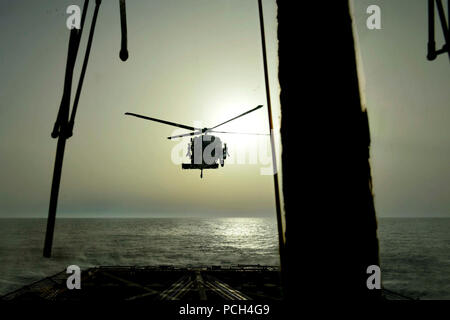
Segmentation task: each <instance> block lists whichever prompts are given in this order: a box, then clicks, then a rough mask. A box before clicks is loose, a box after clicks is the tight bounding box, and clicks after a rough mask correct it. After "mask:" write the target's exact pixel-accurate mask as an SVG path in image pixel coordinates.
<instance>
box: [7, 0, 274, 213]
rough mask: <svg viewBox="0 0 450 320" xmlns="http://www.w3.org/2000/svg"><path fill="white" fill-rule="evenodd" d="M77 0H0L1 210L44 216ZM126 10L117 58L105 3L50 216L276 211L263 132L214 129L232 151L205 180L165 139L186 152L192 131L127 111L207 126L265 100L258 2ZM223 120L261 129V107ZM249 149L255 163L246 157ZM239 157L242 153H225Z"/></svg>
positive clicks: (109, 4)
mask: <svg viewBox="0 0 450 320" xmlns="http://www.w3.org/2000/svg"><path fill="white" fill-rule="evenodd" d="M83 2H84V1H74V0H70V1H59V0H58V1H56V0H54V1H49V0H47V1H39V2H37V1H17V0H14V1H1V7H0V12H1V13H0V14H1V17H0V27H1V28H0V29H1V30H0V37H1V41H2V43H3V44H8V45H7V46H3V47H2V50H1V64H0V66H1V67H0V68H1V78H0V90H1V99H0V101H1V102H0V103H1V109H0V110H1V111H0V132H1V133H0V152H1V155H2V156H1V158H0V168H1V171H0V172H1V177H0V181H1V182H0V214H1V215H2V216H11V215H12V216H18V215H27V216H42V217H44V216H46V215H47V210H48V201H49V195H50V183H51V177H52V172H53V162H54V157H55V150H56V140H53V139H51V138H50V132H51V130H52V127H53V123H54V121H55V117H56V113H57V110H58V107H59V103H60V100H61V95H62V88H63V79H64V68H65V63H66V57H67V44H68V39H69V31H68V30H67V28H66V17H67V15H66V13H65V10H66V7H67V6H68V5H70V4H72V3H73V4H79V5H81V4H82V3H83ZM94 3H95V1H91V4H90V8H89V9H90V11H89V12H88V17H87V20H86V27H87V28H86V29H85V33H84V34H83V39H82V47H80V53H81V54H82V55H81V54H79V58H78V60H77V70H78V72H79V70H80V69H81V68H80V67H81V62H82V58H81V57H83V56H84V48H85V45H86V41H87V34H88V28H89V27H90V22H91V16H92V13H93V8H94ZM264 9H265V13H266V29H267V42H268V55H269V60H270V66H269V67H270V72H271V79H272V80H271V81H272V88H273V90H272V91H273V96H274V97H275V99H274V108H275V109H277V108H279V105H278V104H277V96H278V82H277V73H276V72H277V71H276V67H277V51H276V50H277V48H276V6H275V3H274V2H272V1H264ZM127 18H128V35H129V40H128V42H129V52H130V58H129V60H128V61H127V62H125V63H124V62H122V61H120V60H119V57H118V53H119V47H120V19H119V4H118V1H103V3H102V5H101V8H100V13H99V17H98V22H97V27H96V31H95V38H94V43H93V46H92V51H91V57H90V60H89V67H88V70H87V74H86V78H85V81H84V87H83V92H82V95H81V99H80V104H79V109H78V113H77V119H76V124H75V129H74V136H73V137H72V138H71V139H70V140H69V141H68V144H67V147H66V154H65V159H64V166H63V176H62V183H61V192H60V198H59V208H58V216H68V215H71V216H93V215H100V216H104V215H118V216H122V217H128V216H136V215H139V216H140V215H158V216H169V215H171V214H176V215H180V216H185V215H207V216H209V215H211V216H214V215H224V216H230V215H232V216H241V215H247V216H255V215H256V216H261V215H263V216H267V215H270V216H274V204H273V202H274V196H273V178H272V176H271V175H261V169H264V168H271V162H270V153H269V149H268V147H269V146H270V144H269V139H268V137H264V136H262V137H259V136H235V135H228V136H225V135H223V136H222V135H221V138H222V140H223V141H224V142H226V143H227V144H228V146H229V149H230V150H229V153H230V154H231V157H230V158H229V159H227V162H226V164H225V167H223V168H219V169H218V170H208V171H205V172H204V178H203V179H200V171H199V170H191V171H182V170H181V165H180V164H174V163H173V162H172V159H171V155H172V152H173V150H174V148H176V149H175V150H178V151H179V153H180V154H181V155H185V154H186V151H187V141H188V140H185V141H184V142H183V143H181V144H180V141H169V140H167V139H166V137H167V136H169V135H172V134H177V133H184V132H186V131H185V130H180V129H177V128H174V127H170V126H165V125H162V124H158V123H153V122H148V121H144V120H140V119H137V118H132V117H127V116H124V113H125V112H127V111H129V112H135V113H141V114H145V115H149V116H151V117H156V118H162V119H166V120H170V121H174V122H180V123H185V124H187V125H201V126H213V125H215V124H218V123H220V122H223V121H225V120H228V119H229V118H232V117H234V116H236V115H238V114H240V113H242V112H244V111H247V110H248V109H251V108H254V107H256V106H257V105H259V104H263V105H266V100H265V87H264V74H263V64H262V54H261V42H260V30H259V19H258V6H257V1H241V0H226V1H210V0H190V1H188V0H183V1H174V0H172V1H168V0H160V1H154V0H153V1H128V3H127ZM78 72H77V73H76V75H75V77H74V79H75V81H77V79H78ZM75 81H74V84H75V83H76V82H75ZM74 88H75V85H74ZM73 92H75V89H74V90H73ZM221 129H223V130H227V131H244V132H260V133H268V121H267V109H265V108H264V109H260V110H258V111H257V112H255V113H253V114H250V115H248V116H246V117H245V118H242V119H239V120H236V121H235V122H233V123H230V124H227V125H225V126H223V127H221ZM180 147H181V148H180ZM243 152H247V159H245V157H246V155H245V153H244V154H243ZM251 152H253V154H257V156H258V159H256V160H257V162H258V163H256V164H255V163H253V164H250V163H249V162H250V156H249V154H250V153H251ZM255 152H256V153H255ZM238 154H239V155H241V157H243V159H242V158H239V159H238ZM184 160H185V162H187V161H188V159H187V158H184ZM238 161H240V162H246V163H247V164H239V165H238V164H233V162H235V163H236V162H238ZM254 162H255V161H254Z"/></svg>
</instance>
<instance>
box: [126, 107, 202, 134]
mask: <svg viewBox="0 0 450 320" xmlns="http://www.w3.org/2000/svg"><path fill="white" fill-rule="evenodd" d="M125 114H126V115H129V116H135V117H138V118H142V119H145V120H151V121H156V122H160V123H164V124H167V125H169V126H174V127H178V128H183V129H187V130H192V131H194V130H201V129H200V128H194V127H191V126H186V125H184V124H179V123H175V122H170V121H166V120H160V119H156V118H150V117H146V116H142V115H140V114H136V113H131V112H126V113H125Z"/></svg>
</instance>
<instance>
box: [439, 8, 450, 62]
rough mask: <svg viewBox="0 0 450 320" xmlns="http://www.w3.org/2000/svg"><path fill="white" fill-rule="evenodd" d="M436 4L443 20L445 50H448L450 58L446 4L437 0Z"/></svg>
mask: <svg viewBox="0 0 450 320" xmlns="http://www.w3.org/2000/svg"><path fill="white" fill-rule="evenodd" d="M436 6H437V10H438V13H439V19H440V20H441V27H442V33H443V34H444V40H445V44H444V47H443V52H445V51H447V53H448V57H449V59H450V48H449V46H450V35H449V28H448V25H447V19H446V18H445V11H444V6H443V5H442V1H441V0H436ZM449 20H450V16H449Z"/></svg>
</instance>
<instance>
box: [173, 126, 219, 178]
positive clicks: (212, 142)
mask: <svg viewBox="0 0 450 320" xmlns="http://www.w3.org/2000/svg"><path fill="white" fill-rule="evenodd" d="M187 156H188V157H189V158H190V160H191V161H190V163H183V164H182V166H181V167H182V169H200V170H203V169H217V168H219V163H220V165H221V166H222V167H223V166H224V165H225V159H226V157H227V146H226V144H224V145H222V140H220V138H219V137H216V136H213V135H208V134H203V135H201V136H198V137H195V138H191V142H190V143H189V146H188V153H187Z"/></svg>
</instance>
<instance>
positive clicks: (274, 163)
mask: <svg viewBox="0 0 450 320" xmlns="http://www.w3.org/2000/svg"><path fill="white" fill-rule="evenodd" d="M258 8H259V23H260V28H261V45H262V55H263V63H264V80H265V84H266V99H267V111H268V115H269V128H270V145H271V150H272V166H273V183H274V189H275V190H274V191H275V208H276V215H277V225H278V242H279V251H280V265H281V272H282V273H283V268H284V267H285V265H284V236H283V223H282V218H281V203H280V188H279V183H278V168H277V158H276V152H275V137H274V132H273V120H272V104H271V101H270V86H269V72H268V68H267V53H266V37H265V32H264V14H263V7H262V0H258Z"/></svg>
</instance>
